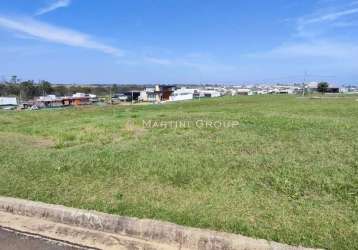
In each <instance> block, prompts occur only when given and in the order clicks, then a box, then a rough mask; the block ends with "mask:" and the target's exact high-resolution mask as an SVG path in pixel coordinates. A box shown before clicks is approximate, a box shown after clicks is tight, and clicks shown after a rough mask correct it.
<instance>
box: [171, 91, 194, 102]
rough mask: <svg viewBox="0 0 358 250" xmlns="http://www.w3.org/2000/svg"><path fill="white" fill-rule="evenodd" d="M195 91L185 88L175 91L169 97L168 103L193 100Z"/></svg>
mask: <svg viewBox="0 0 358 250" xmlns="http://www.w3.org/2000/svg"><path fill="white" fill-rule="evenodd" d="M196 91H197V90H196V89H187V88H181V89H177V90H175V91H174V92H173V94H172V95H171V96H170V101H172V102H175V101H184V100H192V99H193V98H194V93H195V92H196Z"/></svg>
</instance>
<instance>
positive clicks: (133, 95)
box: [112, 90, 141, 102]
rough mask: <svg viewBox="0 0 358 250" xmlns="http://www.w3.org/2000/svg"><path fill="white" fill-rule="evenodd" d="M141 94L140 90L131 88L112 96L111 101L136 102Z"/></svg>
mask: <svg viewBox="0 0 358 250" xmlns="http://www.w3.org/2000/svg"><path fill="white" fill-rule="evenodd" d="M140 96H141V91H137V90H132V91H127V92H122V93H118V94H115V95H114V96H112V101H115V102H116V101H117V102H118V101H119V102H137V101H139V99H140V98H139V97H140Z"/></svg>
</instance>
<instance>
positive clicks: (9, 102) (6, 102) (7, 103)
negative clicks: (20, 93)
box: [0, 97, 17, 109]
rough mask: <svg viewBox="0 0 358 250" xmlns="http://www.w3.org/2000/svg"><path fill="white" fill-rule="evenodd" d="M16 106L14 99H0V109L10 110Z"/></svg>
mask: <svg viewBox="0 0 358 250" xmlns="http://www.w3.org/2000/svg"><path fill="white" fill-rule="evenodd" d="M16 106H17V99H16V97H0V108H2V109H11V108H15V107H16Z"/></svg>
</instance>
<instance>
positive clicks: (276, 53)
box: [248, 40, 358, 64]
mask: <svg viewBox="0 0 358 250" xmlns="http://www.w3.org/2000/svg"><path fill="white" fill-rule="evenodd" d="M248 57H249V58H262V59H270V60H272V59H281V60H282V59H283V60H295V59H303V60H306V61H307V63H310V62H312V60H315V59H318V60H320V61H321V64H322V63H324V62H327V61H340V62H341V61H342V60H345V61H346V62H348V63H352V62H358V59H357V58H358V45H357V44H354V43H344V42H338V41H327V40H318V41H313V42H301V43H298V42H293V43H287V44H283V45H281V46H278V47H276V48H274V49H272V50H270V51H266V52H261V53H260V52H259V53H255V54H250V55H248Z"/></svg>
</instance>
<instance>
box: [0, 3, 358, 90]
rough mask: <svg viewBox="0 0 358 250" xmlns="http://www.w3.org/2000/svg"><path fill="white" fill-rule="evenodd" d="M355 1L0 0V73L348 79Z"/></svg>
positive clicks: (356, 45) (194, 79)
mask: <svg viewBox="0 0 358 250" xmlns="http://www.w3.org/2000/svg"><path fill="white" fill-rule="evenodd" d="M357 28H358V1H357V0H355V1H354V0H270V1H263V0H251V1H247V0H205V1H204V0H203V1H201V0H197V1H194V0H1V2H0V38H1V39H0V57H1V60H0V76H1V77H8V76H10V75H13V74H16V75H18V76H19V77H20V78H22V79H34V80H41V79H46V80H50V81H52V82H58V83H60V82H65V83H204V82H205V83H207V82H209V83H255V82H301V81H302V80H303V75H304V72H305V71H307V72H308V75H309V76H308V80H312V81H313V80H317V81H319V80H327V81H330V82H334V83H346V84H348V83H358V32H357V31H356V30H357Z"/></svg>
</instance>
